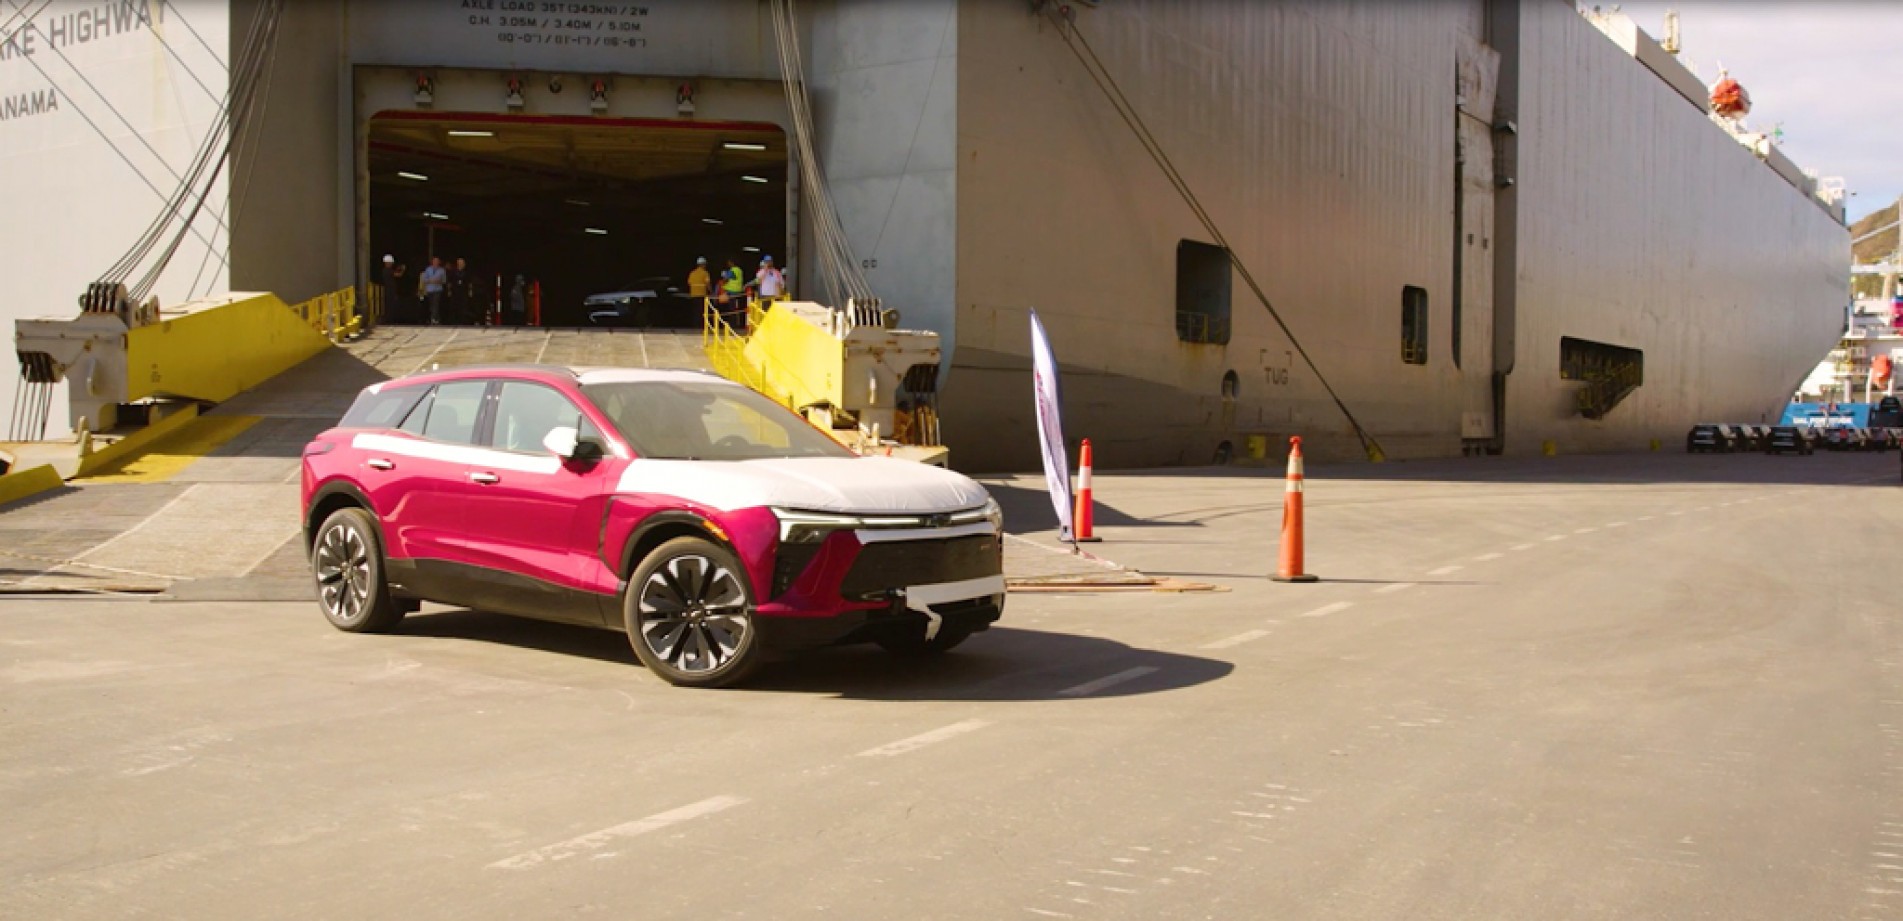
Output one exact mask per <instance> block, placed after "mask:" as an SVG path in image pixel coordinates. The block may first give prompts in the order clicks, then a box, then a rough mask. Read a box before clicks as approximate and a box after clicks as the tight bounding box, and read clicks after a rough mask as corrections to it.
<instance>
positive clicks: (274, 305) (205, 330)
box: [6, 285, 375, 477]
mask: <svg viewBox="0 0 1903 921" xmlns="http://www.w3.org/2000/svg"><path fill="white" fill-rule="evenodd" d="M373 295H374V292H373ZM369 306H370V307H371V310H369V311H368V312H366V311H361V310H360V309H359V304H358V298H357V292H356V290H355V289H354V288H345V289H343V290H341V291H335V292H332V293H330V294H325V295H320V296H318V297H315V298H312V299H310V300H308V301H304V302H302V303H299V304H295V305H288V304H286V303H285V302H284V301H282V300H280V299H279V298H278V297H277V295H275V294H268V293H233V294H228V295H224V296H222V297H214V298H205V299H201V300H196V301H191V302H188V303H185V304H181V305H179V306H178V307H175V308H167V309H165V310H161V309H160V308H159V306H158V302H157V301H156V300H152V301H148V302H147V303H145V304H143V305H139V304H134V303H132V302H131V301H130V300H128V298H127V297H126V289H125V287H124V286H123V285H93V286H92V287H91V288H89V289H88V291H87V292H86V295H85V296H84V297H82V298H81V299H80V314H79V316H77V317H65V318H50V317H49V318H39V319H31V320H20V321H18V322H17V323H16V330H15V334H14V347H15V350H16V351H17V352H18V353H19V356H20V366H21V384H22V392H21V395H20V398H21V403H20V405H19V406H16V407H15V411H14V431H13V432H12V437H13V438H14V439H16V440H15V441H12V442H8V443H6V446H7V449H8V453H9V454H10V455H12V462H11V463H12V465H13V466H16V467H17V468H18V471H15V472H20V471H26V470H28V469H29V468H30V467H34V466H38V465H40V464H44V465H47V466H50V467H52V468H53V469H54V470H56V471H57V472H58V473H59V475H60V476H62V477H73V476H81V475H86V474H88V473H89V472H91V471H93V470H96V469H98V468H100V467H101V466H104V465H107V464H110V463H112V462H115V461H116V460H118V459H120V458H123V457H124V456H126V455H128V454H129V453H130V452H132V451H136V450H143V448H142V447H141V446H142V445H145V444H149V443H150V442H152V441H153V440H156V439H157V438H160V437H163V436H165V435H168V434H170V433H171V432H173V431H175V430H177V429H178V428H179V427H180V426H182V425H185V424H189V423H190V421H191V419H192V418H194V417H196V416H197V413H198V410H199V408H200V407H201V406H206V405H210V404H215V403H221V402H224V401H225V400H229V399H231V398H232V397H235V396H237V395H238V394H240V393H243V392H244V391H246V390H249V389H250V388H252V387H256V386H257V385H258V384H260V383H263V382H264V381H266V380H268V379H270V378H272V377H275V376H277V375H278V374H280V373H282V372H284V371H287V370H289V369H290V368H291V367H293V366H295V365H297V364H298V363H299V362H302V361H304V360H305V359H307V358H310V357H311V356H313V355H316V354H317V353H319V352H321V351H323V350H324V349H326V348H328V347H330V346H331V345H332V344H333V343H336V342H340V341H342V340H344V339H346V338H350V337H353V336H356V335H358V334H359V333H361V332H362V331H363V330H364V329H365V328H366V326H367V325H368V324H369V323H370V322H371V317H372V316H374V313H375V309H374V304H372V305H369ZM62 381H64V382H66V383H67V385H68V388H67V390H68V392H67V406H68V419H67V424H68V425H69V426H71V428H72V430H73V437H71V438H63V439H59V440H56V441H45V440H43V439H44V436H45V431H46V428H47V422H48V419H47V415H48V412H49V409H50V406H51V400H52V395H53V387H54V385H56V384H58V383H60V382H62Z"/></svg>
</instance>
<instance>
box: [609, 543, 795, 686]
mask: <svg viewBox="0 0 1903 921" xmlns="http://www.w3.org/2000/svg"><path fill="white" fill-rule="evenodd" d="M622 611H623V617H624V619H625V620H626V622H627V628H628V641H629V642H630V643H631V644H633V646H634V654H635V655H636V656H639V657H640V659H641V663H642V664H644V665H646V666H647V667H648V670H650V671H652V672H654V673H655V674H656V675H659V676H661V677H662V678H663V679H665V680H666V681H667V682H668V683H669V684H675V685H680V686H682V687H695V688H720V687H727V686H729V685H732V684H734V683H736V682H738V681H739V680H740V679H742V678H744V677H746V675H747V673H748V672H750V671H752V670H753V668H754V666H756V665H758V664H759V661H760V657H761V654H760V651H759V642H758V638H757V635H756V634H757V631H756V630H755V629H754V625H753V592H752V590H751V589H749V588H748V587H747V578H746V572H745V570H744V569H742V568H741V566H740V561H739V560H738V559H737V558H735V556H734V555H733V553H732V552H730V551H728V550H727V549H726V548H724V547H721V546H719V545H718V544H715V543H713V542H712V541H709V540H704V539H702V538H698V537H677V538H675V539H673V540H670V541H668V542H667V543H664V544H662V545H661V546H659V547H656V548H655V549H654V552H652V553H650V554H648V556H647V559H645V560H642V561H641V565H640V566H639V567H637V568H636V569H635V571H634V577H633V578H631V579H629V580H628V592H627V595H626V596H625V597H624V599H623V601H622Z"/></svg>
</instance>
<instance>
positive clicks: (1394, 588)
mask: <svg viewBox="0 0 1903 921" xmlns="http://www.w3.org/2000/svg"><path fill="white" fill-rule="evenodd" d="M1414 585H1415V583H1413V582H1396V583H1394V584H1393V585H1383V586H1381V587H1380V588H1377V589H1375V590H1374V593H1375V594H1377V595H1392V594H1394V593H1395V592H1404V591H1407V590H1408V589H1410V588H1413V587H1414Z"/></svg>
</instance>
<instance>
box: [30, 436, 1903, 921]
mask: <svg viewBox="0 0 1903 921" xmlns="http://www.w3.org/2000/svg"><path fill="white" fill-rule="evenodd" d="M1896 475H1897V467H1896V458H1895V457H1894V456H1893V455H1819V456H1816V457H1812V458H1765V457H1758V456H1754V455H1743V456H1735V457H1712V458H1703V457H1700V458H1688V457H1684V456H1682V455H1658V456H1648V457H1633V458H1555V459H1527V460H1513V461H1503V460H1498V459H1485V460H1482V459H1475V460H1470V461H1460V462H1455V461H1449V462H1440V463H1426V464H1395V465H1384V466H1381V467H1343V468H1335V469H1330V468H1312V469H1311V471H1310V483H1309V492H1308V495H1307V504H1308V508H1309V524H1310V527H1309V541H1310V543H1309V547H1308V556H1309V562H1310V567H1309V568H1310V569H1311V570H1312V571H1314V572H1316V573H1318V574H1320V575H1322V576H1323V577H1324V579H1325V580H1327V581H1324V582H1323V583H1321V584H1317V585H1309V586H1290V585H1281V584H1276V583H1271V582H1269V581H1267V580H1266V578H1264V577H1265V575H1266V573H1267V571H1268V569H1269V567H1270V566H1271V565H1272V563H1273V560H1274V540H1273V529H1274V527H1275V524H1276V522H1277V521H1278V520H1279V517H1280V504H1279V500H1280V482H1279V480H1277V479H1275V478H1274V477H1272V476H1261V475H1251V474H1248V473H1237V472H1236V471H1162V472H1156V473H1149V474H1142V473H1139V474H1123V475H1117V474H1099V476H1098V479H1097V484H1096V485H1097V494H1098V496H1099V498H1100V499H1101V500H1102V502H1103V503H1104V504H1103V506H1102V507H1100V509H1099V513H1098V522H1099V531H1100V533H1102V534H1103V535H1104V536H1105V537H1106V541H1105V543H1104V544H1103V545H1100V546H1099V547H1096V548H1093V552H1097V553H1100V554H1102V555H1105V556H1108V557H1110V558H1112V559H1115V560H1117V561H1118V562H1121V563H1125V564H1129V565H1133V566H1136V567H1138V568H1140V569H1143V570H1145V571H1148V572H1152V573H1154V574H1159V575H1172V576H1177V577H1181V578H1188V579H1195V580H1199V581H1208V582H1216V583H1220V584H1222V585H1223V586H1224V587H1226V588H1228V589H1230V591H1228V592H1226V593H1220V594H1196V595H1165V594H1147V593H1146V594H1129V595H1076V596H1049V595H1023V596H1013V598H1012V599H1011V603H1010V607H1009V609H1008V611H1007V613H1006V620H1005V622H1004V625H1003V626H1001V627H1000V628H999V629H997V630H994V631H992V632H991V633H988V634H984V635H980V636H978V637H976V638H974V639H973V640H972V641H971V642H970V643H968V644H967V645H966V646H965V647H963V648H961V650H959V652H958V653H956V654H954V655H952V656H950V657H948V658H945V659H943V660H940V661H933V662H927V663H922V664H921V663H917V662H908V661H903V660H898V659H893V658H891V657H888V656H886V655H884V654H883V653H881V652H879V651H878V650H876V649H848V650H836V651H831V652H826V653H821V654H817V655H813V656H809V657H804V658H800V659H795V660H791V661H787V662H783V663H777V664H775V665H773V666H771V667H769V668H768V669H766V670H765V671H763V672H762V673H761V674H760V676H759V679H758V680H757V681H756V682H754V683H753V685H752V686H750V687H749V688H747V689H744V690H738V691H731V692H694V691H682V690H676V689H673V688H669V687H667V686H665V685H663V684H661V683H660V682H658V681H656V680H654V679H653V678H651V677H650V676H648V675H647V674H645V673H644V672H643V671H642V670H641V669H640V667H639V666H638V665H636V664H635V663H634V660H633V656H632V654H631V653H630V652H629V650H628V648H627V645H626V643H625V641H624V640H623V639H622V638H620V637H618V636H615V635H612V634H608V633H604V632H591V631H586V630H581V629H571V628H565V627H558V626H551V625H543V624H537V623H530V622H523V621H515V620H509V619H504V618H498V617H491V616H485V615H478V614H469V613H461V612H439V613H430V614H426V615H424V616H420V617H416V618H413V619H412V620H410V621H408V622H406V625H405V628H404V630H403V632H401V633H399V634H396V635H392V636H383V637H359V636H349V635H345V634H341V633H337V632H335V631H332V630H330V628H328V627H327V626H325V625H324V624H323V622H322V620H321V618H320V617H319V616H318V614H317V613H316V611H315V610H314V608H313V606H311V605H309V604H212V603H173V604H162V605H161V604H149V603H146V602H141V601H117V600H115V601H99V600H76V599H44V600H35V599H28V598H22V597H13V598H6V599H4V600H0V623H3V624H4V627H3V628H0V688H4V692H3V693H0V736H4V738H5V739H6V744H5V745H4V746H0V804H4V807H5V814H6V815H7V816H8V825H9V830H10V832H11V834H9V835H7V836H5V838H0V890H3V891H6V892H7V893H8V897H7V898H6V900H5V904H6V907H5V909H4V911H3V912H0V914H5V916H7V917H21V918H51V917H60V918H96V917H97V918H104V917H138V916H152V917H179V916H190V917H199V918H252V917H258V916H261V915H268V916H272V917H285V918H328V917H387V916H407V917H418V918H429V917H458V918H472V917H473V918H488V917H497V918H500V917H533V916H550V915H555V914H563V915H579V914H584V913H587V914H600V915H604V916H614V917H643V918H673V917H683V918H685V917H710V916H712V917H735V918H747V917H754V918H818V917H845V918H908V919H909V918H974V917H985V918H1020V917H1021V918H1041V917H1069V918H1257V917H1304V918H1396V917H1407V918H1446V919H1454V918H1461V919H1465V918H1494V917H1501V918H1505V917H1539V918H1589V917H1590V918H1599V917H1671V918H1699V917H1709V918H1726V919H1732V918H1766V919H1772V918H1776V919H1783V918H1798V917H1819V918H1821V917H1831V918H1893V917H1903V624H1900V621H1899V617H1898V615H1897V614H1896V613H1895V611H1896V605H1895V603H1894V598H1895V595H1896V587H1895V582H1896V577H1895V576H1894V575H1893V571H1894V568H1895V567H1894V565H1893V564H1892V563H1890V562H1889V557H1890V556H1892V555H1893V552H1894V551H1893V549H1892V548H1894V546H1895V535H1896V534H1897V533H1898V527H1899V525H1903V495H1899V493H1898V492H1897V490H1898V488H1899V487H1898V486H1897V484H1896ZM990 485H991V486H992V487H993V489H994V492H995V493H996V494H998V495H999V496H1000V497H1001V500H1002V501H1004V502H1005V503H1006V504H1007V508H1008V511H1009V513H1010V515H1011V521H1012V523H1013V529H1014V530H1017V531H1020V532H1021V533H1020V536H1021V537H1022V538H1024V539H1026V540H1029V541H1041V542H1045V543H1047V544H1048V542H1049V540H1050V538H1049V535H1048V534H1047V533H1045V532H1043V531H1042V530H1041V520H1040V518H1039V515H1040V514H1042V515H1044V516H1048V514H1049V513H1048V511H1043V512H1040V508H1039V503H1040V502H1041V501H1042V500H1043V497H1042V495H1041V492H1040V490H1041V485H1040V482H1039V481H1038V480H1037V479H1036V478H1030V477H1025V478H1010V479H1001V480H995V481H992V482H991V483H990Z"/></svg>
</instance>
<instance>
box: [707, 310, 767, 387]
mask: <svg viewBox="0 0 1903 921" xmlns="http://www.w3.org/2000/svg"><path fill="white" fill-rule="evenodd" d="M764 315H765V311H762V310H760V309H759V308H758V307H755V306H753V305H748V307H747V325H748V326H749V327H751V326H752V325H753V324H754V323H757V322H759V320H760V317H761V316H764ZM700 347H701V350H702V351H704V352H706V353H707V360H708V361H710V362H712V363H713V366H714V372H715V373H717V374H719V375H720V376H721V377H724V378H726V379H728V380H730V381H738V382H740V383H742V384H745V385H747V386H748V387H751V388H753V389H754V390H757V391H759V392H761V393H767V387H766V375H764V374H763V373H761V371H760V369H759V368H756V367H754V365H753V363H752V362H750V361H748V360H747V355H746V350H747V337H746V336H745V335H744V334H742V333H740V332H738V331H736V330H735V329H734V328H733V326H732V325H731V324H729V323H728V322H727V318H726V317H725V316H723V315H722V314H721V312H720V306H719V305H718V304H715V303H714V300H713V298H707V299H705V300H703V301H702V302H701V327H700ZM768 396H771V394H768Z"/></svg>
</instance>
